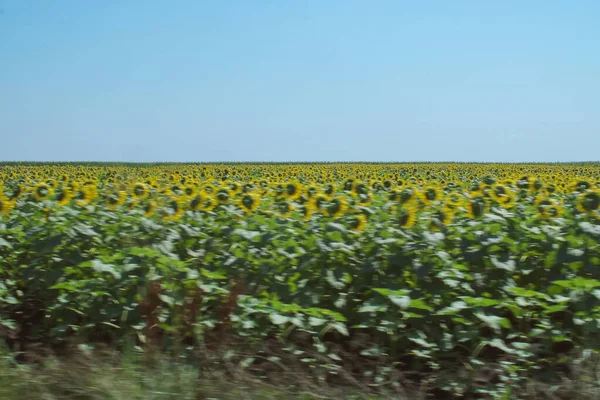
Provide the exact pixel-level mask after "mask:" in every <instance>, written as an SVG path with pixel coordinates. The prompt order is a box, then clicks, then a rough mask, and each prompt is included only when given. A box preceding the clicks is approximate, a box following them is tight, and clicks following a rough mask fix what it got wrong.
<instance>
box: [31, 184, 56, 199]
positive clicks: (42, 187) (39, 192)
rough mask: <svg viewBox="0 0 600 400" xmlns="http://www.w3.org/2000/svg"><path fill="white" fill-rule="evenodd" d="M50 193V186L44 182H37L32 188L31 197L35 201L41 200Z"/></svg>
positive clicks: (46, 197) (48, 196)
mask: <svg viewBox="0 0 600 400" xmlns="http://www.w3.org/2000/svg"><path fill="white" fill-rule="evenodd" d="M51 195H52V188H51V187H50V186H48V184H46V183H43V182H42V183H38V184H37V185H35V186H34V188H33V198H34V199H35V200H36V201H43V200H46V199H48V198H50V196H51Z"/></svg>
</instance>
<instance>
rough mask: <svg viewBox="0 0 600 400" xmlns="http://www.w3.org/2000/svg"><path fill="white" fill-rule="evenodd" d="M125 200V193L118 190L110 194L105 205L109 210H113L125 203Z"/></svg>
mask: <svg viewBox="0 0 600 400" xmlns="http://www.w3.org/2000/svg"><path fill="white" fill-rule="evenodd" d="M125 200H127V193H126V192H125V191H123V190H118V191H114V192H112V193H110V194H109V195H108V196H107V197H106V200H105V203H106V205H107V206H108V208H110V209H111V210H114V209H116V208H117V207H118V206H120V205H122V204H123V203H125Z"/></svg>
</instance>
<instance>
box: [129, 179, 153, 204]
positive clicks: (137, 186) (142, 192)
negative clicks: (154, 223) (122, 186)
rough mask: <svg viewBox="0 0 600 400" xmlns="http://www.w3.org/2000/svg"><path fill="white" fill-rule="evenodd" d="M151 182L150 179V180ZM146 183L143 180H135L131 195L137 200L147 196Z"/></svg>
mask: <svg viewBox="0 0 600 400" xmlns="http://www.w3.org/2000/svg"><path fill="white" fill-rule="evenodd" d="M150 182H151V181H150ZM148 194H149V191H148V185H146V184H145V183H143V182H136V183H134V184H133V187H132V189H131V195H132V196H133V197H134V198H136V199H137V200H141V199H144V198H146V197H147V196H148Z"/></svg>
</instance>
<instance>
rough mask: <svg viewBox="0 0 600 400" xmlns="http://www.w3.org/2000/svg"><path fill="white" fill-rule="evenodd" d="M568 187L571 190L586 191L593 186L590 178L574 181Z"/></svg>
mask: <svg viewBox="0 0 600 400" xmlns="http://www.w3.org/2000/svg"><path fill="white" fill-rule="evenodd" d="M568 188H569V190H570V191H571V192H577V193H584V192H585V191H586V190H589V189H591V188H592V184H591V183H590V182H589V181H588V180H585V179H579V180H575V181H572V182H571V183H570V184H569V185H568Z"/></svg>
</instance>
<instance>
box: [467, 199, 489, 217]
mask: <svg viewBox="0 0 600 400" xmlns="http://www.w3.org/2000/svg"><path fill="white" fill-rule="evenodd" d="M466 207H467V215H468V216H469V218H471V219H476V218H479V217H481V216H482V215H483V214H484V213H485V209H486V204H485V199H484V198H483V197H481V196H477V197H473V198H471V199H469V201H468V202H467V203H466Z"/></svg>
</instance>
